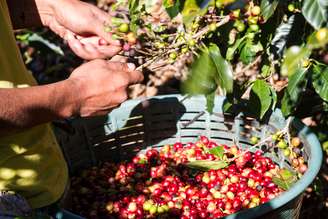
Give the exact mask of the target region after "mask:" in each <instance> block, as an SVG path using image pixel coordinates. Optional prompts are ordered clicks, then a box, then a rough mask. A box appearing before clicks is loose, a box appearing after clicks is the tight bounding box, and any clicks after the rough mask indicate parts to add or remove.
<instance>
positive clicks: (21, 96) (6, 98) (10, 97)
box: [0, 60, 143, 136]
mask: <svg viewBox="0 0 328 219" xmlns="http://www.w3.org/2000/svg"><path fill="white" fill-rule="evenodd" d="M141 80H143V76H142V74H141V73H140V72H138V71H135V70H134V67H133V66H131V65H128V64H124V63H119V62H108V61H104V60H94V61H90V62H88V63H86V64H83V65H81V66H80V67H78V68H77V69H75V70H74V72H73V73H72V74H71V76H70V78H68V79H67V80H64V81H61V82H58V83H54V84H50V85H44V86H35V87H29V88H9V89H0V97H1V98H0V136H3V135H7V134H10V133H13V132H16V131H19V130H22V129H26V128H29V127H32V126H35V125H38V124H42V123H45V122H50V121H52V120H55V119H60V118H68V117H71V116H74V115H79V116H82V117H86V116H95V115H103V114H106V113H108V112H109V111H110V110H111V109H112V108H113V107H116V106H118V105H119V104H120V103H122V102H123V101H124V100H126V99H127V92H126V89H127V87H128V86H129V85H130V84H134V83H137V82H139V81H141Z"/></svg>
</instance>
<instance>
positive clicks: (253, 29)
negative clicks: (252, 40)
mask: <svg viewBox="0 0 328 219" xmlns="http://www.w3.org/2000/svg"><path fill="white" fill-rule="evenodd" d="M249 29H250V31H253V32H258V31H259V30H260V27H259V25H257V24H251V25H249Z"/></svg>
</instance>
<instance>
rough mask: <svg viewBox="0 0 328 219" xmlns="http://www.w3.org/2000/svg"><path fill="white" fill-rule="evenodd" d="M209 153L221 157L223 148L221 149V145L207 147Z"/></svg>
mask: <svg viewBox="0 0 328 219" xmlns="http://www.w3.org/2000/svg"><path fill="white" fill-rule="evenodd" d="M209 153H211V154H213V155H215V156H217V157H219V158H220V159H222V158H223V155H224V149H223V146H217V147H215V148H211V149H209Z"/></svg>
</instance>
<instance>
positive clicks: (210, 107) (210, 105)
mask: <svg viewBox="0 0 328 219" xmlns="http://www.w3.org/2000/svg"><path fill="white" fill-rule="evenodd" d="M214 100H215V91H214V92H212V93H210V94H207V95H206V108H207V111H208V112H209V113H211V114H212V113H213V108H214Z"/></svg>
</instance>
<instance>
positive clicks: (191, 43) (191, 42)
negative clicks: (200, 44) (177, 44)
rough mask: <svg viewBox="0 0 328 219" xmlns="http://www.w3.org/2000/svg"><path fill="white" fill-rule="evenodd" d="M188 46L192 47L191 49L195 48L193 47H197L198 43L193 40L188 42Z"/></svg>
mask: <svg viewBox="0 0 328 219" xmlns="http://www.w3.org/2000/svg"><path fill="white" fill-rule="evenodd" d="M188 45H189V46H191V47H193V46H195V45H196V41H195V40H193V39H191V40H189V41H188Z"/></svg>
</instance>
